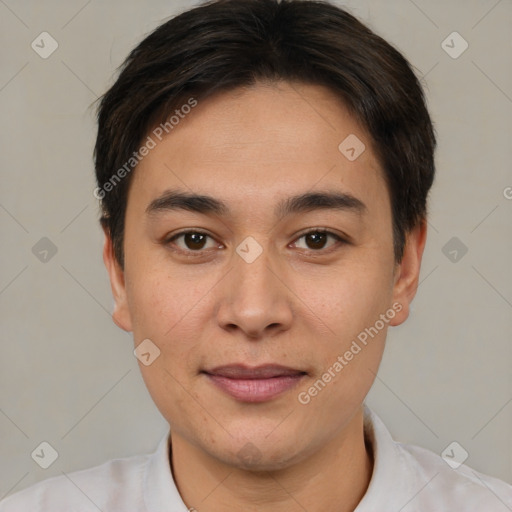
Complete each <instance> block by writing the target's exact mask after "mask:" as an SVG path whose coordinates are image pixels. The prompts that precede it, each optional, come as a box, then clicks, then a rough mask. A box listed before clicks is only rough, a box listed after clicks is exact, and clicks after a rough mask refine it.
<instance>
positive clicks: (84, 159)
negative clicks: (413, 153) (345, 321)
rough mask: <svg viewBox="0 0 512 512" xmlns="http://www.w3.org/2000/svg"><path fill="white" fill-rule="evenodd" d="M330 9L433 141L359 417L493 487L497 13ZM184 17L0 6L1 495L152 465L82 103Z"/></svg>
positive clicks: (503, 260)
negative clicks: (410, 75)
mask: <svg viewBox="0 0 512 512" xmlns="http://www.w3.org/2000/svg"><path fill="white" fill-rule="evenodd" d="M340 4H341V5H346V6H348V7H349V9H350V10H351V11H352V12H353V13H354V14H355V15H356V16H358V17H360V18H361V19H362V20H363V21H365V22H366V23H368V24H369V25H370V26H371V27H372V28H373V29H374V30H376V31H377V32H378V33H380V34H381V35H383V36H384V37H385V38H387V39H388V40H389V41H390V42H392V43H394V44H395V45H396V46H397V47H398V48H399V49H400V50H401V51H402V52H403V53H404V54H405V55H406V56H407V57H408V59H409V60H410V61H411V62H412V63H413V64H414V66H415V67H416V69H417V71H418V74H419V75H421V76H424V80H425V83H426V85H427V88H428V98H429V104H430V109H431V113H432V116H433V118H434V120H435V123H436V127H437V133H438V137H439V151H438V153H437V167H438V176H437V182H436V184H435V186H434V189H433V193H432V196H431V205H430V212H431V216H430V232H429V238H428V243H427V249H426V254H425V258H424V262H423V270H422V277H421V279H422V281H421V285H420V288H419V292H418V295H417V298H416V300H415V302H414V307H413V310H412V314H411V317H410V319H409V320H408V322H407V323H406V324H405V325H402V326H400V327H398V328H395V329H392V330H391V331H390V333H389V338H388V346H387V352H386V354H385V357H384V361H383V363H382V367H381V369H380V372H379V376H378V378H377V380H376V382H375V385H374V387H373V389H372V391H371V393H370V396H369V398H368V403H369V405H370V406H371V407H373V409H374V410H375V411H376V412H377V413H378V414H379V415H380V416H381V417H382V419H383V420H384V421H385V423H386V424H387V425H388V427H389V428H390V430H391V432H392V434H393V435H394V436H395V438H396V439H399V440H401V441H404V442H412V443H415V444H419V445H421V446H424V447H427V448H430V449H432V450H433V451H435V452H437V453H441V452H442V451H443V450H444V448H445V447H447V446H448V445H449V444H450V443H451V442H452V441H457V442H458V443H460V444H461V445H462V446H463V447H464V448H465V449H466V450H467V451H468V452H469V458H468V460H467V461H466V462H467V464H468V465H470V466H472V467H473V468H475V469H477V470H479V471H482V472H484V473H488V474H491V475H494V476H497V477H499V478H502V479H504V480H507V481H509V482H512V436H511V432H512V372H511V369H510V368H511V360H512V344H511V343H510V341H511V332H512V320H511V318H512V315H511V313H512V273H511V272H510V262H511V261H512V236H511V231H512V230H511V217H512V200H511V199H507V197H506V196H508V197H509V198H511V197H512V189H510V188H507V187H512V173H511V167H510V166H511V164H510V162H511V161H512V150H511V147H512V144H511V140H510V133H511V126H510V120H511V114H512V70H511V65H510V63H511V58H510V56H511V55H512V39H511V37H510V30H511V29H510V27H511V26H512V2H511V0H501V1H497V0H478V1H477V0H471V1H466V0H464V1H463V0H457V1H449V2H447V1H445V0H438V1H437V0H434V1H427V0H415V1H414V2H413V1H412V0H392V1H386V2H382V1H380V2H379V1H369V0H367V1H351V2H340ZM192 5H194V2H191V1H185V0H183V1H172V2H171V1H168V0H167V1H164V0H153V1H151V2H144V1H142V0H130V1H121V0H115V1H109V2H100V1H99V0H92V1H89V2H87V1H86V0H73V1H66V2H63V1H62V2H58V1H56V0H53V1H49V0H46V1H36V0H33V1H28V0H26V1H24V0H17V1H15V0H0V38H1V39H0V52H1V62H2V65H1V69H0V109H1V113H2V115H1V118H0V130H1V137H0V141H1V147H0V149H1V164H0V165H1V170H2V182H1V183H2V186H1V191H0V227H1V233H2V251H1V264H0V308H1V322H2V323H1V326H2V327H1V331H0V333H1V336H2V340H1V345H0V347H1V357H0V440H1V444H0V476H1V477H0V498H1V497H3V496H5V495H7V494H10V493H12V492H15V491H18V490H21V489H22V488H24V487H26V486H28V485H30V484H33V483H35V482H37V481H39V480H42V479H45V478H47V477H50V476H54V475H59V474H62V472H64V473H66V474H67V473H69V472H70V471H73V470H77V469H82V468H86V467H91V466H93V465H96V464H100V463H102V462H104V461H105V460H107V459H110V458H114V457H123V456H129V455H132V454H138V453H144V452H149V451H152V450H153V449H154V448H155V447H156V444H157V442H158V440H159V439H160V437H161V436H162V435H163V434H164V433H165V431H166V429H167V424H166V422H165V421H164V419H163V418H162V417H161V416H160V414H159V412H158V411H157V409H156V407H155V406H154V405H153V403H152V401H151V398H150V396H149V394H148V392H147V391H146V389H145V386H144V383H143V381H142V378H141V377H140V374H139V369H138V366H137V360H136V359H135V357H134V356H133V352H132V351H133V342H132V338H131V335H129V334H126V333H124V332H122V331H121V330H120V329H118V328H117V327H116V326H115V325H114V324H113V323H112V321H111V318H110V312H111V309H112V298H111V294H110V287H109V284H108V280H107V274H106V271H105V269H104V267H103V262H102V259H101V249H102V233H101V231H100V229H99V225H98V223H97V217H98V207H97V201H96V200H95V199H94V197H93V195H92V191H93V189H94V186H95V185H94V182H93V167H92V157H91V154H92V148H93V143H94V137H95V124H94V110H93V108H92V107H91V104H92V103H93V102H94V100H95V99H96V98H97V97H98V95H100V94H102V93H103V92H104V91H105V90H106V88H107V87H108V86H109V84H111V83H112V80H113V76H114V72H115V69H116V68H117V66H118V65H119V64H120V63H121V62H122V60H123V59H124V58H125V57H126V55H127V53H128V51H129V50H130V49H131V48H132V47H133V46H134V45H135V44H136V43H137V42H138V41H140V40H141V38H142V37H143V36H144V34H146V33H148V32H149V31H150V30H152V29H153V28H155V27H156V26H157V25H158V24H159V23H160V22H161V21H162V20H163V19H166V18H168V17H170V16H172V15H173V14H174V13H177V12H178V11H180V10H182V9H183V8H186V7H189V6H192ZM43 31H47V32H49V33H50V34H51V35H52V37H53V38H55V40H56V41H57V42H58V45H59V46H58V49H57V50H56V51H55V52H54V53H53V54H52V55H51V56H50V57H48V58H47V59H43V58H41V57H40V56H39V55H38V54H37V53H36V52H35V51H34V50H33V49H32V48H31V42H32V41H33V40H35V39H36V38H37V36H39V34H40V33H41V32H43ZM453 31H457V32H459V33H460V34H461V35H462V37H463V38H464V39H465V40H466V41H467V42H468V43H469V48H468V49H467V50H466V51H465V52H464V53H463V54H462V55H461V56H460V57H458V58H457V59H454V58H452V57H450V56H449V55H448V54H447V53H446V52H445V51H444V49H443V48H442V46H441V43H442V41H443V40H445V38H446V37H447V36H448V35H449V34H451V33H452V32H453ZM39 40H40V39H39ZM36 42H37V40H36ZM459 43H460V42H457V41H454V43H453V44H452V43H451V42H450V40H449V42H448V44H450V45H452V46H454V49H455V50H457V49H459V48H460V44H459ZM46 48H48V46H46ZM43 237H47V238H48V239H50V240H51V241H52V243H53V244H54V245H55V246H56V248H57V253H56V254H55V255H54V256H52V257H51V252H50V253H48V254H47V255H46V258H47V260H48V261H46V262H44V261H40V258H43V256H44V253H41V252H40V251H41V248H40V246H36V247H39V253H38V251H37V250H35V252H36V254H34V253H33V251H32V248H33V247H34V246H35V245H36V244H37V243H38V241H39V240H40V239H41V238H43ZM453 237H457V239H458V241H455V244H458V247H457V245H455V246H453V247H452V246H450V245H449V246H448V248H447V249H444V252H443V247H445V245H446V244H447V242H448V241H449V240H450V239H452V238H453ZM41 243H42V244H43V246H44V244H45V243H47V242H41ZM452 243H453V242H452ZM461 244H464V246H466V247H467V248H468V252H467V253H466V254H465V255H463V256H462V252H461V247H462V245H461ZM43 248H44V247H43ZM454 249H455V250H456V251H457V253H456V254H455V253H453V252H452V254H451V255H450V251H453V250H454ZM445 253H446V255H445ZM455 255H456V256H457V260H456V261H452V260H453V258H454V257H455ZM37 256H38V257H37ZM461 256H462V257H461ZM42 441H47V442H49V443H50V444H51V445H52V446H53V447H54V448H55V449H56V450H57V452H58V453H59V457H58V459H57V460H56V461H55V463H54V464H53V465H51V466H50V467H49V468H48V469H42V468H40V467H39V466H38V465H37V464H36V463H35V462H34V460H32V458H31V453H32V451H33V450H34V449H35V448H36V447H37V446H38V445H39V444H40V443H41V442H42Z"/></svg>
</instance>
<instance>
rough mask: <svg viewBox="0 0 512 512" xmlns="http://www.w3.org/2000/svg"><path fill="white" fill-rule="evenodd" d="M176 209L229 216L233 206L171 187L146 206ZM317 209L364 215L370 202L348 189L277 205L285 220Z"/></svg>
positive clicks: (297, 197)
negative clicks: (230, 207)
mask: <svg viewBox="0 0 512 512" xmlns="http://www.w3.org/2000/svg"><path fill="white" fill-rule="evenodd" d="M173 210H186V211H190V212H195V213H202V214H205V215H208V214H214V215H219V216H228V215H229V214H230V209H229V207H228V205H227V204H226V203H224V202H223V201H221V200H219V199H216V198H214V197H211V196H207V195H202V194H193V193H190V192H183V191H180V190H167V191H165V192H164V193H163V194H162V195H161V196H160V197H158V198H157V199H155V200H153V201H151V203H150V204H149V205H148V207H147V208H146V213H147V214H148V215H149V216H153V215H156V214H158V213H163V212H167V211H173ZM315 210H338V211H347V212H353V213H356V214H358V215H361V214H363V213H365V212H366V211H367V207H366V205H365V204H364V203H363V202H362V201H361V200H360V199H358V198H356V197H354V196H353V195H351V194H347V193H344V192H333V191H332V190H330V191H316V192H306V193H304V194H299V195H295V196H291V197H288V198H286V199H283V200H281V201H280V202H279V203H278V204H277V206H276V208H275V216H276V217H277V218H278V219H282V218H284V217H286V216H288V215H291V214H297V213H306V212H310V211H315Z"/></svg>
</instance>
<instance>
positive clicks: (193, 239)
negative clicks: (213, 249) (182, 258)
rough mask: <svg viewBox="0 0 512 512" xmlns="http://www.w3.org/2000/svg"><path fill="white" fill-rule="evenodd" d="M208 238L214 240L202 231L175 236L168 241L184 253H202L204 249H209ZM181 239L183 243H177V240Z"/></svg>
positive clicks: (185, 232)
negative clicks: (207, 245)
mask: <svg viewBox="0 0 512 512" xmlns="http://www.w3.org/2000/svg"><path fill="white" fill-rule="evenodd" d="M208 238H210V239H212V238H211V237H210V236H209V235H207V234H206V233H202V232H201V231H184V232H182V233H178V234H177V235H174V236H173V237H172V238H170V239H169V240H168V243H173V244H174V245H176V246H177V247H178V248H179V249H182V250H183V251H192V252H197V251H201V250H202V249H205V248H208V247H205V246H206V243H207V240H208ZM179 239H182V243H181V244H180V243H175V242H176V240H179ZM212 241H213V239H212Z"/></svg>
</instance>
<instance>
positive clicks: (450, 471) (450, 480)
mask: <svg viewBox="0 0 512 512" xmlns="http://www.w3.org/2000/svg"><path fill="white" fill-rule="evenodd" d="M396 448H397V450H398V451H399V452H400V454H401V457H402V459H403V461H404V463H405V464H406V466H407V467H408V469H409V470H410V472H411V476H412V477H413V479H412V481H413V482H414V488H413V489H411V491H416V492H417V493H418V494H417V496H416V497H415V498H414V499H413V500H412V501H411V505H412V504H413V503H414V502H416V504H417V505H421V506H420V508H421V509H422V510H436V511H441V510H443V511H444V510H446V511H451V510H456V509H460V507H461V506H463V507H464V512H473V511H474V512H481V511H482V510H485V511H486V512H507V511H510V510H512V485H510V484H508V483H506V482H504V481H502V480H499V479H497V478H494V477H491V476H488V475H484V474H482V473H479V472H478V471H475V470H474V469H472V468H471V467H469V466H467V465H465V464H459V463H458V462H456V460H455V459H456V457H457V454H456V453H454V450H450V452H449V453H448V455H447V456H446V460H445V459H443V457H441V456H440V455H438V454H436V453H433V452H431V451H430V450H427V449H425V448H421V447H419V446H415V445H409V444H402V443H396ZM450 464H451V465H450ZM411 498H412V496H411ZM406 510H409V509H406ZM411 510H413V508H411Z"/></svg>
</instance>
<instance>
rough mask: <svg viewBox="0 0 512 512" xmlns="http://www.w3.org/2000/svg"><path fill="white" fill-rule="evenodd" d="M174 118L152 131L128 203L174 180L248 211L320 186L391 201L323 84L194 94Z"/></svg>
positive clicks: (364, 146) (361, 139)
mask: <svg viewBox="0 0 512 512" xmlns="http://www.w3.org/2000/svg"><path fill="white" fill-rule="evenodd" d="M187 110H188V109H187ZM174 122H175V124H173V127H172V129H170V130H169V133H167V134H166V133H165V131H164V136H163V137H161V140H159V139H158V138H157V137H156V136H155V131H154V130H153V131H152V132H150V133H149V136H150V137H152V138H153V139H154V141H155V143H156V144H155V147H154V148H153V149H152V150H151V151H150V152H149V154H148V155H147V156H145V157H144V159H143V160H142V161H141V162H140V163H139V165H138V166H137V169H136V171H135V174H134V176H133V182H132V185H131V187H130V194H129V200H128V203H129V204H130V202H131V201H132V202H133V201H136V202H138V203H141V202H142V201H145V203H146V206H147V204H149V202H151V201H153V200H154V199H155V198H156V197H158V196H159V195H161V194H162V192H164V191H165V189H167V188H173V189H175V188H177V187H178V188H180V189H183V190H184V191H188V192H194V193H199V194H205V195H206V194H208V195H211V196H215V197H218V198H223V199H224V200H225V202H228V203H230V204H232V205H234V206H235V207H236V206H237V205H238V207H239V209H240V211H244V210H245V211H246V210H247V209H249V208H252V207H254V206H255V205H256V204H258V205H259V207H265V205H266V206H270V204H271V203H275V202H277V201H278V200H279V199H282V198H283V197H284V196H285V195H290V193H291V192H292V191H295V192H297V193H298V192H305V191H307V190H310V191H314V189H315V187H319V188H321V189H322V190H325V189H326V188H334V189H336V190H337V191H340V192H343V193H347V194H350V195H352V196H355V197H361V196H364V197H365V198H366V201H365V203H366V202H367V201H370V202H371V203H374V204H376V205H377V206H378V205H379V204H380V205H381V206H382V207H384V208H386V207H387V206H389V205H388V204H387V202H388V193H387V188H386V184H385V180H384V178H383V173H382V170H381V168H380V165H379V162H378V161H377V159H376V157H375V154H374V151H373V149H372V141H371V139H370V137H369V136H368V134H367V133H366V131H365V130H364V129H363V127H362V126H361V125H360V124H359V123H358V122H357V120H356V119H355V118H354V117H353V116H352V115H351V114H350V113H349V111H348V109H347V108H346V107H345V106H344V105H343V103H342V102H341V101H340V100H339V98H337V97H336V96H335V95H334V93H332V92H331V91H330V90H329V89H327V88H324V87H321V86H313V85H304V84H290V83H286V82H284V83H279V84H272V85H266V84H257V85H255V86H253V87H250V88H246V89H237V90H235V91H232V92H224V93H221V94H218V95H216V96H212V97H210V98H208V99H207V100H205V101H203V102H201V101H200V100H199V101H198V104H197V106H196V107H195V108H194V109H193V110H192V111H191V112H189V113H188V114H186V115H183V114H182V115H181V118H180V119H179V121H178V122H177V123H176V119H175V120H174ZM157 128H158V127H157ZM161 131H162V130H161V129H160V132H161ZM354 157H356V158H354ZM252 200H254V201H252ZM253 202H254V204H253ZM141 206H142V204H141ZM235 210H236V208H235Z"/></svg>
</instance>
